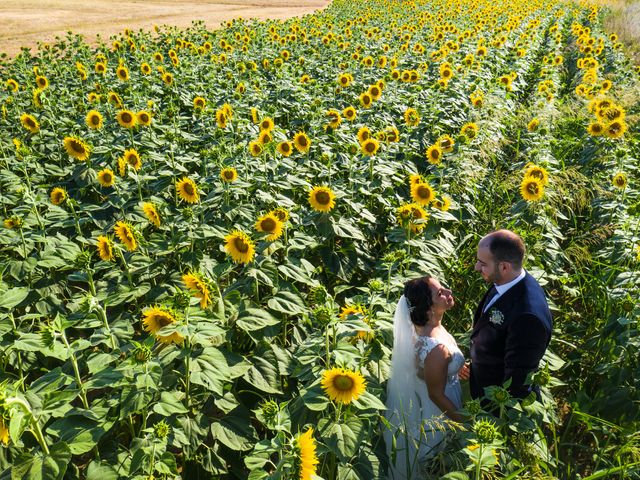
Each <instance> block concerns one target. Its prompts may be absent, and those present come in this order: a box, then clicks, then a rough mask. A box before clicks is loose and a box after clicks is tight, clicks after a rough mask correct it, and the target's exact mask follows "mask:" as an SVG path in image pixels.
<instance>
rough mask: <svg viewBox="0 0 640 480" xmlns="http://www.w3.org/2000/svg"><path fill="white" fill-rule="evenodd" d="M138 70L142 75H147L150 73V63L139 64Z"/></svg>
mask: <svg viewBox="0 0 640 480" xmlns="http://www.w3.org/2000/svg"><path fill="white" fill-rule="evenodd" d="M140 71H141V72H142V74H143V75H149V74H150V73H151V65H149V64H148V63H146V62H145V63H143V64H142V65H140Z"/></svg>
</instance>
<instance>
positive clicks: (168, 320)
mask: <svg viewBox="0 0 640 480" xmlns="http://www.w3.org/2000/svg"><path fill="white" fill-rule="evenodd" d="M153 320H154V321H155V322H156V323H157V324H158V325H159V326H160V328H163V327H166V326H167V325H171V324H172V323H173V318H172V317H171V316H170V315H169V314H167V313H156V315H155V316H154V317H153Z"/></svg>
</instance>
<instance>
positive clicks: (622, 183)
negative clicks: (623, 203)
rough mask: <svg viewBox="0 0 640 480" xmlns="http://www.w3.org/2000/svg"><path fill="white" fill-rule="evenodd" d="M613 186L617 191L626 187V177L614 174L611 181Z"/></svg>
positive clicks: (622, 174)
mask: <svg viewBox="0 0 640 480" xmlns="http://www.w3.org/2000/svg"><path fill="white" fill-rule="evenodd" d="M611 183H613V186H614V187H616V188H619V189H621V190H622V189H624V188H625V187H626V186H627V176H626V175H625V174H624V173H621V172H620V173H616V174H615V175H614V176H613V179H612V180H611Z"/></svg>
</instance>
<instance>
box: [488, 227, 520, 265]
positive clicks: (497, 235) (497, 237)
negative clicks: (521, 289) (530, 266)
mask: <svg viewBox="0 0 640 480" xmlns="http://www.w3.org/2000/svg"><path fill="white" fill-rule="evenodd" d="M483 242H487V243H486V245H487V247H489V251H490V252H491V255H493V258H494V260H495V261H496V262H507V263H510V264H511V265H513V267H514V269H516V270H520V269H521V268H522V263H523V262H524V255H525V252H526V249H525V246H524V242H523V241H522V238H520V236H518V235H517V234H515V233H513V232H512V231H511V230H496V231H495V232H492V233H490V234H489V235H487V236H486V237H484V239H483Z"/></svg>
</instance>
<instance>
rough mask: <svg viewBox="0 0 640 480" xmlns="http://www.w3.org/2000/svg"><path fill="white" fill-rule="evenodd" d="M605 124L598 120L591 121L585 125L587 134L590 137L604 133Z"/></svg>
mask: <svg viewBox="0 0 640 480" xmlns="http://www.w3.org/2000/svg"><path fill="white" fill-rule="evenodd" d="M604 129H605V126H604V125H603V124H602V123H600V122H591V123H590V124H589V126H588V127H587V131H588V132H589V135H591V136H592V137H599V136H601V135H602V134H604Z"/></svg>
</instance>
